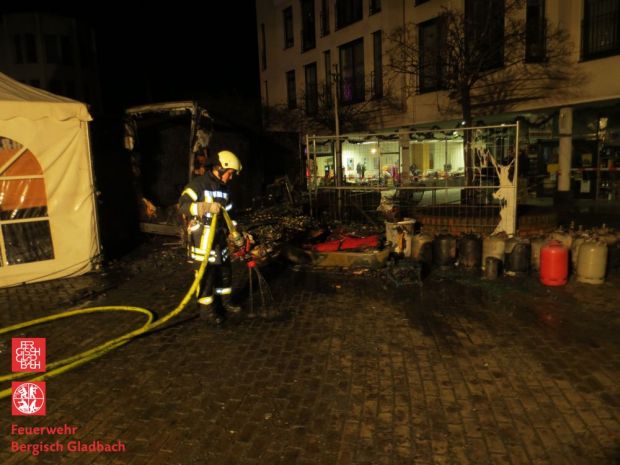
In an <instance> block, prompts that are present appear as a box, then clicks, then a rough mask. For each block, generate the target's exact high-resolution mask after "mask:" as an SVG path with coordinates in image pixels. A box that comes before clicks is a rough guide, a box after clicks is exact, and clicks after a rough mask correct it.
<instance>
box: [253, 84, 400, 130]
mask: <svg viewBox="0 0 620 465" xmlns="http://www.w3.org/2000/svg"><path fill="white" fill-rule="evenodd" d="M333 79H334V80H335V82H336V83H339V82H340V79H339V76H338V75H336V74H334V76H333ZM373 82H374V81H373V79H371V78H368V79H366V82H365V83H364V92H363V95H364V96H365V98H364V99H363V100H361V101H360V102H356V103H343V102H342V99H341V98H340V96H339V94H340V90H339V86H338V85H337V86H332V85H331V83H327V84H326V83H325V81H322V82H319V83H318V85H317V89H316V93H314V92H313V93H307V92H305V91H304V92H302V93H300V94H299V96H298V98H297V101H298V102H301V103H302V106H299V107H297V108H292V109H291V108H289V107H288V105H287V104H279V105H271V106H267V107H265V106H264V107H263V118H264V121H265V126H267V127H271V128H278V129H283V130H288V131H295V132H300V133H308V134H334V133H335V131H336V112H335V110H334V108H335V106H334V99H336V98H339V100H338V105H337V107H338V119H339V126H340V132H341V133H347V132H360V131H369V130H370V129H371V128H379V127H380V126H381V121H382V118H383V117H385V116H386V115H388V114H390V113H394V112H395V111H401V108H402V106H401V104H400V100H398V99H397V98H395V97H394V95H393V93H392V92H391V87H390V86H389V83H386V85H385V86H384V88H383V89H381V92H378V91H377V89H375V88H374V85H373Z"/></svg>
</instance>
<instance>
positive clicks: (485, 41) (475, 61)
mask: <svg viewBox="0 0 620 465" xmlns="http://www.w3.org/2000/svg"><path fill="white" fill-rule="evenodd" d="M465 37H466V40H465V42H466V46H467V48H468V50H467V56H468V57H469V61H470V63H471V66H473V67H476V68H479V69H480V70H481V71H488V70H490V69H494V68H500V67H501V66H503V65H504V0H466V2H465Z"/></svg>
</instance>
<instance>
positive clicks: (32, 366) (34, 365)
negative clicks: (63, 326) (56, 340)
mask: <svg viewBox="0 0 620 465" xmlns="http://www.w3.org/2000/svg"><path fill="white" fill-rule="evenodd" d="M12 348H13V351H12V354H13V357H12V362H11V367H12V371H13V372H20V371H27V372H30V373H35V372H40V371H45V338H42V337H39V338H21V337H14V338H13V341H12Z"/></svg>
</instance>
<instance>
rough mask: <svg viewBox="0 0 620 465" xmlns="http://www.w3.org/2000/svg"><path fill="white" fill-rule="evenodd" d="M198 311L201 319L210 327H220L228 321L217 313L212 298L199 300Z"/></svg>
mask: <svg viewBox="0 0 620 465" xmlns="http://www.w3.org/2000/svg"><path fill="white" fill-rule="evenodd" d="M198 309H199V311H200V319H201V320H204V321H206V322H207V324H208V325H211V326H220V325H222V324H224V322H225V321H226V316H225V315H223V314H222V313H221V312H218V311H217V309H216V306H215V302H214V301H213V297H212V296H209V297H201V298H200V299H198Z"/></svg>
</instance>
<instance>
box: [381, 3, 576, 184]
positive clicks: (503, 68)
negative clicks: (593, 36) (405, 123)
mask: <svg viewBox="0 0 620 465" xmlns="http://www.w3.org/2000/svg"><path fill="white" fill-rule="evenodd" d="M525 5H526V1H525V0H485V1H474V0H471V1H470V0H466V1H465V8H464V9H458V8H456V7H442V10H441V13H440V14H439V16H438V17H437V19H436V20H435V21H436V23H435V30H434V34H435V35H434V36H430V37H424V36H423V34H421V29H420V26H419V25H417V24H414V23H408V24H406V25H404V26H401V27H399V28H396V29H395V30H394V31H392V32H391V33H390V34H389V36H388V43H389V46H388V49H387V53H388V57H389V64H388V67H389V69H390V70H391V71H393V72H395V73H400V74H401V75H404V76H405V77H406V83H407V85H406V89H407V92H408V94H409V95H411V94H412V93H419V92H421V91H426V90H438V91H443V92H445V93H446V95H447V97H448V98H447V104H445V105H443V106H442V105H441V104H439V105H440V106H439V110H440V112H441V113H443V114H444V115H450V116H452V117H458V116H460V117H461V118H462V120H463V121H464V122H465V124H466V125H467V126H471V125H472V122H473V121H474V120H475V119H476V118H477V117H481V116H486V115H489V114H497V113H501V112H505V111H508V110H510V109H513V108H514V107H515V106H517V105H518V104H520V103H523V102H526V101H530V100H535V99H541V98H545V97H548V96H549V95H550V93H552V92H565V93H568V92H571V91H572V89H577V88H578V87H579V85H580V83H581V82H582V81H583V77H582V76H581V75H579V74H578V72H577V71H576V68H575V66H574V65H573V64H572V63H571V56H572V50H573V46H572V44H571V43H570V41H569V38H568V33H567V32H566V31H565V30H563V29H561V28H560V27H558V26H557V25H551V24H549V23H546V22H544V21H542V20H541V21H540V22H538V23H535V24H528V23H527V22H526V20H525V16H526V14H525V11H526V10H525ZM541 19H542V18H541ZM532 26H533V27H532ZM457 115H458V116H457ZM467 142H468V141H467V140H466V147H467V146H468V144H467ZM470 160H471V151H470V150H466V166H467V165H469V164H470V163H469V161H470ZM470 175H471V173H470ZM469 178H470V176H468V181H470V179H469ZM468 183H469V182H468Z"/></svg>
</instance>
